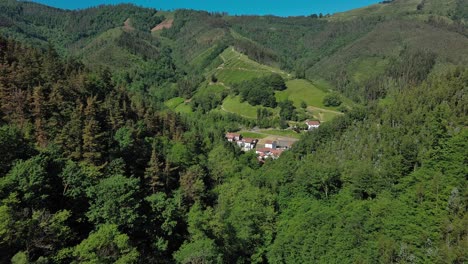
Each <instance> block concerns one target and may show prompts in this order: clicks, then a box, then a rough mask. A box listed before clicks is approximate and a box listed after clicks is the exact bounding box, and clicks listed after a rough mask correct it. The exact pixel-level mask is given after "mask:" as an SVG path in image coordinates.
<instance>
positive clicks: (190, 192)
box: [179, 165, 206, 202]
mask: <svg viewBox="0 0 468 264" xmlns="http://www.w3.org/2000/svg"><path fill="white" fill-rule="evenodd" d="M205 175H206V172H205V171H204V170H203V168H202V167H201V166H200V165H194V166H192V167H190V168H188V170H187V171H186V172H185V173H184V174H183V175H182V176H181V177H180V180H179V182H180V188H181V189H182V191H183V192H184V196H185V197H186V199H188V200H189V201H192V202H197V201H200V200H201V198H203V196H204V195H205V191H206V190H205V188H206V187H205V183H204V178H205Z"/></svg>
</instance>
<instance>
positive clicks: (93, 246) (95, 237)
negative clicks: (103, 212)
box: [72, 224, 139, 264]
mask: <svg viewBox="0 0 468 264" xmlns="http://www.w3.org/2000/svg"><path fill="white" fill-rule="evenodd" d="M72 255H73V258H74V261H73V263H87V264H91V263H109V264H110V263H119V264H130V263H137V261H138V257H139V253H138V251H137V249H136V248H135V247H132V246H131V245H130V241H129V238H128V236H127V235H126V234H122V233H120V232H119V230H118V228H117V225H113V224H104V225H101V226H100V227H99V228H98V229H97V230H96V231H95V232H92V233H91V234H90V235H89V236H88V238H86V239H85V240H83V241H82V242H81V243H80V244H79V245H77V246H76V247H75V248H74V250H73V253H72Z"/></svg>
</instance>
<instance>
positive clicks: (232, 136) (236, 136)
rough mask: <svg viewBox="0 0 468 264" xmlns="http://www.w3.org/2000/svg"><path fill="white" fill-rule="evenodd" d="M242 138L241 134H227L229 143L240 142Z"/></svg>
mask: <svg viewBox="0 0 468 264" xmlns="http://www.w3.org/2000/svg"><path fill="white" fill-rule="evenodd" d="M241 138H242V136H241V135H240V134H237V133H227V134H226V139H227V140H228V141H229V142H234V141H238V140H240V139H241Z"/></svg>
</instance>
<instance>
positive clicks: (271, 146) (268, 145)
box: [265, 140, 277, 149]
mask: <svg viewBox="0 0 468 264" xmlns="http://www.w3.org/2000/svg"><path fill="white" fill-rule="evenodd" d="M276 145H277V142H276V141H271V140H267V141H265V148H269V149H276Z"/></svg>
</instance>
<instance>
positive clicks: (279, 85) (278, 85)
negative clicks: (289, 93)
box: [265, 73, 287, 91]
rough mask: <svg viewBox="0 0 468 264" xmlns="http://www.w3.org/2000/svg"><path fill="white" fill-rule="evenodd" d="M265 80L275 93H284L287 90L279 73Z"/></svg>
mask: <svg viewBox="0 0 468 264" xmlns="http://www.w3.org/2000/svg"><path fill="white" fill-rule="evenodd" d="M265 80H266V81H267V83H268V86H270V87H271V88H273V90H275V91H283V90H286V88H287V87H286V83H285V82H284V79H283V77H281V75H279V74H277V73H274V74H272V75H270V76H269V77H267V78H265Z"/></svg>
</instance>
